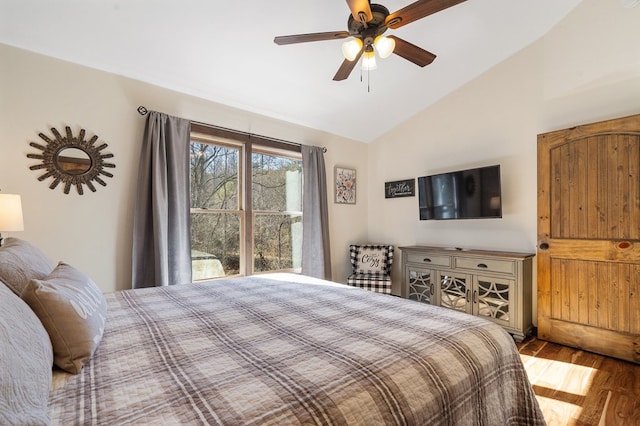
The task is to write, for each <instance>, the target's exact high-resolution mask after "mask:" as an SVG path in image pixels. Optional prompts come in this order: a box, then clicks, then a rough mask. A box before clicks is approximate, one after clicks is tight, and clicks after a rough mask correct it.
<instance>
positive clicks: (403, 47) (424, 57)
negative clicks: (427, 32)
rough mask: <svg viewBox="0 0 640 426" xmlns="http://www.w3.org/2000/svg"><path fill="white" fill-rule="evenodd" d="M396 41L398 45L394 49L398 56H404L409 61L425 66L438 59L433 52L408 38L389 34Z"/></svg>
mask: <svg viewBox="0 0 640 426" xmlns="http://www.w3.org/2000/svg"><path fill="white" fill-rule="evenodd" d="M388 37H389V38H392V39H394V40H395V42H396V47H395V48H394V49H393V53H395V54H396V55H398V56H402V57H403V58H405V59H406V60H407V61H411V62H413V63H414V64H416V65H418V66H420V67H425V66H427V65H429V64H430V63H431V62H433V60H434V59H436V55H434V54H433V53H431V52H427V51H426V50H424V49H423V48H421V47H418V46H416V45H415V44H411V43H409V42H408V41H406V40H403V39H401V38H398V37H396V36H388Z"/></svg>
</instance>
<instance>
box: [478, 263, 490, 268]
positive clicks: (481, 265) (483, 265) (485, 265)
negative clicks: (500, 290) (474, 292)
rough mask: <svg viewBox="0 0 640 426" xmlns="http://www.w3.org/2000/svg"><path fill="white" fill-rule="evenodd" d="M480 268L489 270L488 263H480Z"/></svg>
mask: <svg viewBox="0 0 640 426" xmlns="http://www.w3.org/2000/svg"><path fill="white" fill-rule="evenodd" d="M478 268H488V266H487V264H486V263H478Z"/></svg>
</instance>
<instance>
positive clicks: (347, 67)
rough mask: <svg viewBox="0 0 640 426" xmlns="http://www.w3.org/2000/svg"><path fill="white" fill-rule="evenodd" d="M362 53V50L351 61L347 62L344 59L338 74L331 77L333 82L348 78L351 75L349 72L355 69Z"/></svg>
mask: <svg viewBox="0 0 640 426" xmlns="http://www.w3.org/2000/svg"><path fill="white" fill-rule="evenodd" d="M363 51H364V49H362V50H361V51H360V52H359V53H358V56H356V58H355V59H354V60H353V61H349V60H347V59H345V60H344V61H343V62H342V65H340V68H338V72H336V75H334V76H333V81H342V80H346V79H347V78H348V77H349V75H351V71H353V69H354V68H355V66H356V64H357V63H358V61H359V60H360V57H361V56H362V52H363Z"/></svg>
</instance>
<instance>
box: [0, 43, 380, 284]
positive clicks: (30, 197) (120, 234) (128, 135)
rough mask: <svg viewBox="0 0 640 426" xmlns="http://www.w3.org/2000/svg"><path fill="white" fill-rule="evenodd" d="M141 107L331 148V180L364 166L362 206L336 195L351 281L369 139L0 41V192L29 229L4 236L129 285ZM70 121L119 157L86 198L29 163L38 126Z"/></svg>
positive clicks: (361, 233) (336, 223)
mask: <svg viewBox="0 0 640 426" xmlns="http://www.w3.org/2000/svg"><path fill="white" fill-rule="evenodd" d="M139 105H145V106H146V107H147V108H149V109H154V110H157V111H163V112H166V113H168V114H172V115H177V116H181V117H185V118H189V119H192V120H195V121H200V122H205V123H210V124H214V125H218V126H223V127H228V128H232V129H237V130H241V131H247V132H251V133H254V134H258V135H265V136H270V137H274V138H280V139H284V140H289V141H292V142H298V143H304V144H308V145H317V146H325V147H327V149H328V152H327V154H326V155H325V160H326V166H327V179H328V181H329V183H330V182H331V181H332V180H333V168H334V165H336V164H339V165H342V166H349V167H353V168H355V169H356V170H357V172H358V179H359V181H358V184H359V185H360V187H361V188H363V190H360V191H359V192H358V202H357V204H356V205H348V206H346V205H336V204H334V203H333V200H330V204H329V208H330V220H331V223H332V226H331V242H332V246H333V252H332V259H333V265H334V268H333V269H334V275H333V278H334V279H335V280H337V281H342V282H346V276H347V274H348V272H349V260H348V253H347V249H346V247H347V245H348V244H349V243H351V242H354V241H361V240H362V239H363V238H365V237H366V235H367V205H368V200H367V194H366V188H367V178H366V176H367V167H368V164H367V153H366V151H367V146H366V145H364V144H361V143H359V142H355V141H352V140H347V139H344V138H340V137H336V136H333V135H330V134H326V133H321V132H318V131H314V130H311V129H308V128H304V127H301V126H296V125H291V124H288V123H285V122H282V121H277V120H273V119H268V118H264V117H261V116H258V115H255V114H250V113H246V112H243V111H239V110H236V109H233V108H228V107H224V106H221V105H218V104H215V103H212V102H208V101H204V100H202V99H198V98H194V97H191V96H185V95H181V94H178V93H175V92H172V91H169V90H164V89H161V88H158V87H155V86H151V85H148V84H144V83H140V82H138V81H134V80H131V79H127V78H123V77H119V76H117V75H114V74H109V73H105V72H101V71H96V70H93V69H89V68H86V67H82V66H77V65H74V64H71V63H68V62H63V61H59V60H55V59H51V58H48V57H45V56H42V55H37V54H33V53H30V52H27V51H24V50H19V49H15V48H12V47H8V46H5V45H0V117H1V118H0V123H1V125H2V126H1V129H2V132H1V134H0V189H1V190H2V192H5V193H18V194H21V195H22V202H23V210H24V220H25V231H24V232H19V233H17V232H16V233H12V234H5V236H16V237H19V238H24V239H27V240H29V241H32V242H33V243H34V244H36V245H37V246H38V247H41V248H42V249H43V250H44V251H45V253H46V254H47V255H48V256H49V257H50V258H51V259H52V260H53V261H56V262H57V261H58V260H64V261H66V262H69V263H70V264H72V265H74V266H76V267H78V268H79V269H81V270H82V271H84V272H85V273H87V274H89V275H90V276H91V277H92V278H93V279H94V280H95V281H96V282H97V283H98V284H99V286H100V288H101V289H102V290H103V291H112V290H116V289H124V288H129V287H130V282H131V278H130V277H131V245H132V237H131V234H132V228H133V219H132V218H133V209H134V205H135V185H136V178H137V164H138V159H139V150H140V148H139V147H140V143H141V140H142V134H143V130H144V118H143V117H142V116H140V115H139V114H138V113H137V112H136V108H137V107H138V106H139ZM65 126H70V127H71V128H72V130H73V132H74V135H77V134H78V132H79V129H81V128H84V129H86V130H87V132H88V136H91V135H94V134H95V135H98V137H99V140H100V141H104V142H105V143H107V144H108V148H107V149H106V150H105V151H106V152H111V153H113V154H114V155H115V158H114V159H113V160H114V162H115V164H116V168H115V169H114V171H113V172H114V177H113V178H112V179H109V178H106V179H105V181H106V182H107V186H106V187H101V186H99V185H98V189H97V192H95V193H92V192H90V191H89V190H88V188H86V187H85V195H82V196H80V195H78V194H77V193H76V192H75V189H72V190H71V193H70V194H69V195H65V194H64V193H63V191H62V189H61V187H60V186H58V188H56V189H55V190H51V189H49V184H50V182H51V179H47V180H46V181H44V182H39V181H38V180H37V177H38V176H40V175H41V174H42V172H35V171H31V170H29V166H30V165H33V164H37V163H38V161H37V160H31V159H28V158H27V157H26V154H27V153H38V152H39V151H38V150H36V149H35V148H32V147H30V146H29V142H31V141H34V142H41V141H40V138H39V137H38V133H40V132H43V133H45V134H49V135H51V132H50V128H51V127H55V128H57V129H58V130H60V131H64V128H65Z"/></svg>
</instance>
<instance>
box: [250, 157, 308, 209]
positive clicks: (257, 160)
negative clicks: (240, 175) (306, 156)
mask: <svg viewBox="0 0 640 426" xmlns="http://www.w3.org/2000/svg"><path fill="white" fill-rule="evenodd" d="M251 164H252V167H251V169H252V170H251V173H252V175H251V179H252V184H251V194H252V203H253V204H252V208H253V210H263V211H279V212H281V211H289V212H291V211H295V212H300V211H302V161H300V160H294V159H291V158H284V157H277V156H274V155H268V154H262V153H254V154H252V156H251Z"/></svg>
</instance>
